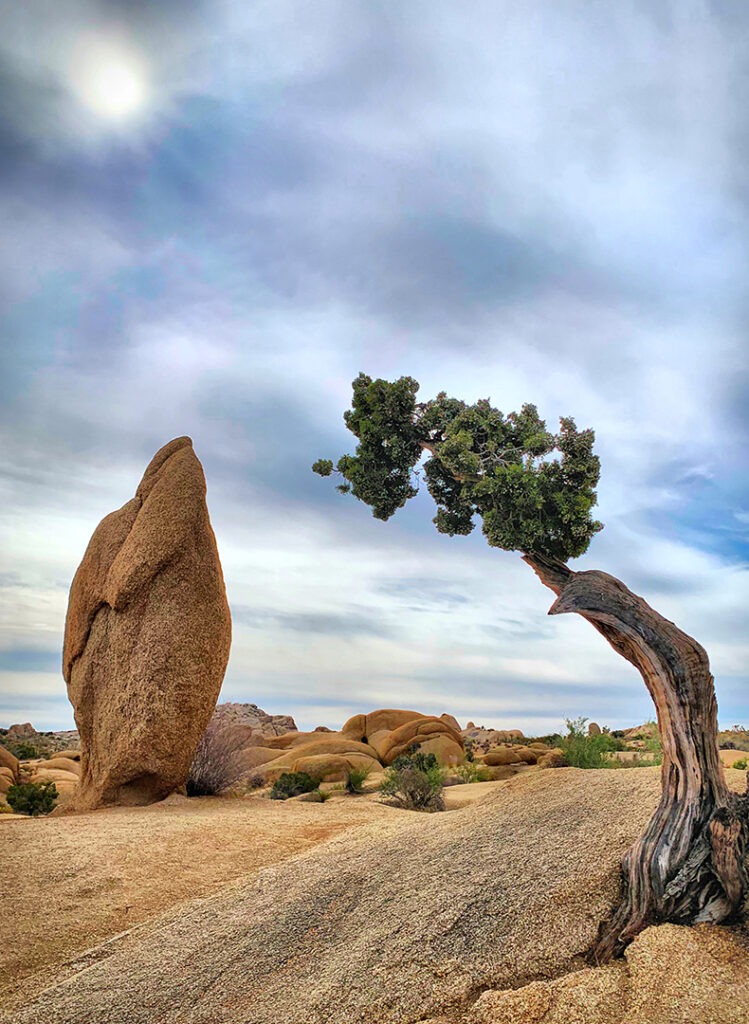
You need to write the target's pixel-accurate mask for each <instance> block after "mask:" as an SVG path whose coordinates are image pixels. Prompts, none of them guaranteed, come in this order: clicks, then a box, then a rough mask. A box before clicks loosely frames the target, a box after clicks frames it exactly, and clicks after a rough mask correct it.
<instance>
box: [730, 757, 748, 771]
mask: <svg viewBox="0 0 749 1024" xmlns="http://www.w3.org/2000/svg"><path fill="white" fill-rule="evenodd" d="M747 766H749V757H740V758H739V759H738V761H734V762H733V764H732V765H731V767H732V768H736V769H737V771H740V772H745V771H746V770H747Z"/></svg>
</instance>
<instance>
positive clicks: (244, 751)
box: [211, 705, 464, 782]
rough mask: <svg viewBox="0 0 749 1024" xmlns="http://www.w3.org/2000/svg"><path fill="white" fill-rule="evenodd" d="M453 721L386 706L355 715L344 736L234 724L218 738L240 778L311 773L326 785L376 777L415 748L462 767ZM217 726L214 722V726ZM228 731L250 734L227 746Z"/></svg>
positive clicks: (460, 745)
mask: <svg viewBox="0 0 749 1024" xmlns="http://www.w3.org/2000/svg"><path fill="white" fill-rule="evenodd" d="M230 706H231V705H230ZM234 706H236V705H234ZM240 706H241V705H240ZM249 707H254V705H249ZM217 710H218V709H217ZM256 710H257V709H256ZM260 715H264V712H260ZM271 718H272V719H273V720H275V719H282V720H287V721H289V722H292V723H293V719H289V718H288V716H282V715H274V716H268V715H265V719H267V720H269V721H270V720H271ZM451 722H452V719H451V718H450V716H442V717H441V718H437V717H435V716H433V715H422V714H420V713H419V712H418V711H398V710H394V709H389V708H386V709H383V710H380V711H373V712H371V714H368V715H354V716H353V718H350V719H349V720H348V722H346V724H345V725H344V726H343V728H342V729H341V731H340V732H333V731H332V730H331V729H328V728H324V729H322V730H321V729H315V730H314V731H313V732H298V731H296V728H294V729H293V730H289V731H285V732H281V733H280V734H278V735H273V734H270V735H268V734H267V733H266V734H263V732H261V731H260V729H257V728H254V727H248V726H247V725H239V724H235V725H230V726H224V728H223V730H222V731H221V733H220V736H221V737H223V738H224V743H223V746H224V748H226V747H227V746H228V745H230V746H231V750H232V753H231V758H232V764H233V766H236V771H235V772H232V774H233V775H235V776H237V777H239V778H241V777H246V778H253V779H255V778H260V779H262V780H263V781H264V782H273V781H274V780H275V779H277V778H278V776H279V775H281V774H283V773H284V772H308V773H309V774H310V775H313V776H315V777H317V778H319V779H321V780H322V781H325V782H337V781H340V780H343V779H345V778H346V776H347V774H348V772H349V771H350V770H351V769H352V768H366V769H367V770H368V771H369V772H370V774H371V775H373V776H375V775H378V774H380V773H381V772H382V770H383V767H386V766H387V765H390V764H392V762H393V761H394V759H395V758H396V757H398V756H399V754H404V753H407V752H408V750H409V748H410V747H411V746H412V745H414V744H416V746H418V748H419V750H421V751H423V752H424V753H433V754H434V755H435V756H436V757H437V759H438V761H440V763H441V764H443V765H446V766H447V765H454V764H458V763H459V762H461V761H462V760H463V758H464V750H463V742H462V739H461V736H460V733H459V732H456V731H455V729H454V728H453V726H452V724H451ZM213 724H214V723H213V720H212V722H211V728H213ZM276 727H277V726H276ZM227 729H245V730H246V731H245V732H244V733H242V734H240V733H237V734H236V735H235V734H232V735H231V742H230V743H228V739H229V733H228V732H225V730H227ZM235 740H236V742H235Z"/></svg>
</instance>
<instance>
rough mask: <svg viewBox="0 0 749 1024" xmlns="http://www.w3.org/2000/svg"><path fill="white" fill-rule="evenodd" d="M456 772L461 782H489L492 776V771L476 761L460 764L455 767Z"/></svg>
mask: <svg viewBox="0 0 749 1024" xmlns="http://www.w3.org/2000/svg"><path fill="white" fill-rule="evenodd" d="M455 774H456V775H457V776H458V778H459V779H460V781H461V782H488V781H489V780H490V778H491V772H489V771H488V769H486V768H482V767H480V765H477V764H476V763H475V762H474V761H466V763H465V764H459V765H458V767H457V768H456V769H455Z"/></svg>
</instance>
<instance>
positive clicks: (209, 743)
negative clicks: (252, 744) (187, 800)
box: [187, 724, 244, 796]
mask: <svg viewBox="0 0 749 1024" xmlns="http://www.w3.org/2000/svg"><path fill="white" fill-rule="evenodd" d="M243 742H244V738H243V737H242V736H241V734H240V735H237V733H236V732H235V730H233V729H227V728H226V726H224V727H223V728H222V727H221V726H215V725H214V726H212V725H210V724H209V725H208V728H207V729H206V731H205V732H204V733H203V735H202V736H201V738H200V743H198V749H197V750H196V751H195V756H194V757H193V759H192V764H191V765H190V772H189V774H188V776H187V795H188V796H215V795H216V794H217V793H221V792H223V791H224V790H226V789H229V787H230V786H233V785H234V783H235V782H237V781H238V780H239V778H240V776H241V774H242V766H241V764H240V763H239V761H238V760H237V757H236V754H237V751H238V750H240V749H241V746H242V743H243Z"/></svg>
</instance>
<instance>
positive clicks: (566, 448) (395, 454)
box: [312, 373, 602, 561]
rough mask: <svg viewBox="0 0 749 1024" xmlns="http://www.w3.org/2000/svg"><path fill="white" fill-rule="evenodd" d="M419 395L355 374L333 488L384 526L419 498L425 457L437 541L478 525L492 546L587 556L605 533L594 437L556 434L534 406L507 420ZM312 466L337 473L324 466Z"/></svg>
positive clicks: (484, 404)
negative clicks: (350, 443)
mask: <svg viewBox="0 0 749 1024" xmlns="http://www.w3.org/2000/svg"><path fill="white" fill-rule="evenodd" d="M418 389H419V385H418V384H417V382H416V381H415V380H414V379H413V378H412V377H401V378H400V379H399V380H396V381H386V380H381V379H378V380H372V378H371V377H368V376H367V375H366V374H363V373H362V374H359V376H358V377H357V378H356V380H355V381H354V382H353V398H352V406H351V409H350V410H349V411H348V412H346V413H345V414H344V420H345V422H346V425H347V426H348V428H349V430H351V432H352V433H353V434H354V436H355V437H356V438H357V439H358V444H357V446H356V450H355V452H354V454H353V455H344V456H342V457H341V458H340V459H339V460H338V462H337V464H336V466H335V471H336V472H337V473H338V474H339V475H340V476H341V477H342V478H343V482H342V483H341V484H340V485H339V487H338V489H339V490H341V491H344V492H349V491H350V492H351V493H352V494H353V495H354V497H356V498H359V499H360V500H361V501H364V502H365V503H366V504H367V505H369V506H370V507H371V508H372V512H373V515H374V516H375V517H376V518H378V519H389V518H390V516H392V515H393V514H394V513H395V512H396V511H397V510H398V509H399V508H402V507H403V505H405V503H406V502H407V501H408V499H409V498H412V497H414V495H415V494H416V493H417V490H418V488H417V486H416V480H415V476H414V471H415V469H416V466H417V464H418V463H419V461H420V459H421V458H422V455H423V453H424V452H428V453H429V458H428V459H427V461H426V463H425V465H424V475H425V478H426V483H427V487H428V490H429V493H430V494H431V496H432V498H433V499H434V501H435V503H436V505H437V514H436V516H435V518H434V523H435V525H436V527H437V529H438V530H439V531H440V533H446V534H449V535H451V536H453V535H455V534H468V533H470V532H471V531H472V530H473V528H474V525H475V521H476V518H477V517H478V518H479V519H480V520H481V523H482V529H483V532H484V535H485V536H486V539H487V541H488V543H489V544H490V545H492V546H493V547H499V548H504V549H505V550H507V551H524V552H527V553H529V554H539V555H546V556H548V557H551V558H556V559H560V560H562V561H565V560H566V559H568V558H574V557H576V556H578V555H581V554H583V552H584V551H586V549H587V547H588V545H589V543H590V541H591V539H592V537H593V536H594V535H595V533H597V532H598V531H599V530H600V529H601V528H602V525H601V523H599V522H597V521H596V520H595V519H594V518H593V517H592V509H593V507H594V506H595V504H596V491H595V488H596V486H597V484H598V477H599V473H600V464H599V460H598V457H597V456H596V455H594V454H593V443H594V440H595V435H594V433H593V431H592V430H578V429H577V427H576V426H575V421H574V420H573V419H571V418H569V417H567V418H562V419H561V420H560V429H559V432H558V433H556V434H552V433H550V432H549V431H548V430H547V428H546V423H545V422H544V420H542V419H541V418H540V417H539V415H538V410H537V409H536V407H535V405H524V406H523V407H522V408H521V409H520V412H510V413H508V414H506V415H505V414H503V413H502V412H501V411H500V410H499V409H496V408H495V407H494V406H492V405H491V403H490V401H489V400H488V399H481V400H479V401H478V402H475V403H474V404H472V405H469V404H467V403H465V402H462V401H460V400H458V399H455V398H449V397H448V396H447V394H446V393H445V392H442V393H440V394H439V395H437V397H436V398H435V399H432V400H431V401H428V402H424V403H417V402H416V394H417V392H418ZM312 468H313V470H314V471H315V472H316V473H319V474H320V475H321V476H330V475H331V473H333V472H334V467H333V463H332V461H331V460H328V459H320V460H318V462H316V463H315V464H314V466H313V467H312Z"/></svg>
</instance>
